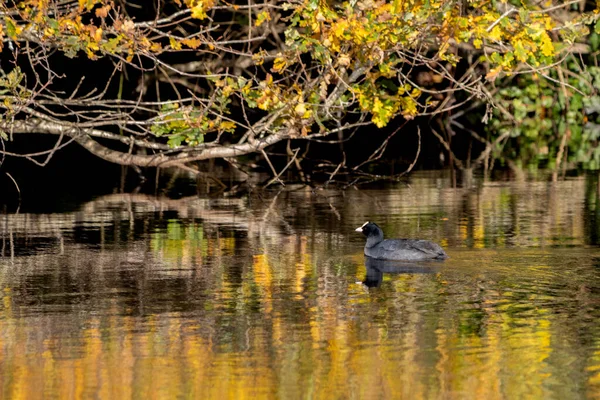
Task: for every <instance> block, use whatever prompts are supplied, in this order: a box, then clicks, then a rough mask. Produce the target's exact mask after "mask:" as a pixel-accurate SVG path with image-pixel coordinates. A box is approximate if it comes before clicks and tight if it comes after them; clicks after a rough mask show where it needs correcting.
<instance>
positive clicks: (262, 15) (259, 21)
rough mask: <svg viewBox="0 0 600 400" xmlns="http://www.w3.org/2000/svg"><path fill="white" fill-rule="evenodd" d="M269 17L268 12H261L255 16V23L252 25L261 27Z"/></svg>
mask: <svg viewBox="0 0 600 400" xmlns="http://www.w3.org/2000/svg"><path fill="white" fill-rule="evenodd" d="M270 20H271V15H270V14H269V12H268V11H263V12H261V13H259V14H258V15H257V16H256V22H255V24H254V25H256V26H261V25H262V24H263V23H264V22H265V21H270Z"/></svg>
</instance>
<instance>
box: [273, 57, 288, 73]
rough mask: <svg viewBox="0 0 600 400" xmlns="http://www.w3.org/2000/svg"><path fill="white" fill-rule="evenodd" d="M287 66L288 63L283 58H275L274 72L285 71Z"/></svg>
mask: <svg viewBox="0 0 600 400" xmlns="http://www.w3.org/2000/svg"><path fill="white" fill-rule="evenodd" d="M286 66H287V61H286V60H285V59H284V58H283V57H277V58H275V61H273V71H274V72H280V71H283V70H284V69H285V67H286Z"/></svg>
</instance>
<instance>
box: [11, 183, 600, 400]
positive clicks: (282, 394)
mask: <svg viewBox="0 0 600 400" xmlns="http://www.w3.org/2000/svg"><path fill="white" fill-rule="evenodd" d="M467 178H468V179H466V178H465V179H460V177H459V179H458V183H456V184H453V182H454V181H455V180H453V179H452V177H451V175H450V173H447V172H441V173H435V174H427V173H415V174H413V175H412V176H411V177H410V181H409V182H408V184H406V183H402V184H397V185H391V186H390V185H387V186H382V187H379V188H370V189H364V190H353V189H349V190H346V191H337V190H320V191H317V192H313V191H311V190H310V189H303V188H300V189H296V190H292V188H289V187H288V188H286V190H283V191H279V190H272V191H268V192H263V193H257V194H252V195H247V196H244V197H241V198H208V197H207V198H199V197H197V196H194V197H183V198H180V199H168V198H161V197H155V196H149V195H143V194H111V195H106V196H102V197H98V198H95V199H93V200H92V201H88V202H86V203H83V204H80V205H79V206H77V207H76V209H75V210H66V211H65V210H62V211H61V210H57V212H56V213H50V214H32V213H25V212H22V213H19V214H4V215H0V295H1V296H2V298H1V299H0V398H6V399H9V398H10V399H38V398H56V399H70V398H85V399H87V398H99V399H129V398H135V399H176V398H197V399H210V398H219V399H222V398H231V399H243V398H280V399H304V398H306V399H313V398H314V399H346V398H350V399H354V398H356V399H382V398H390V399H392V398H393V399H552V398H555V399H578V398H582V399H583V398H600V323H599V321H600V319H599V318H600V248H599V247H598V243H599V242H600V186H599V180H598V176H597V175H588V176H584V177H578V178H569V179H567V180H565V181H561V182H557V183H552V182H547V181H535V180H533V181H527V182H510V181H484V180H483V179H482V178H478V177H467ZM367 220H371V221H375V222H377V223H378V224H379V225H380V226H381V227H382V228H383V230H384V232H385V234H386V236H387V237H419V238H424V239H430V240H434V241H437V242H438V243H440V244H441V245H442V246H443V247H444V248H445V249H446V251H447V252H448V254H449V255H450V257H451V258H450V259H449V260H447V261H445V262H441V263H439V262H437V263H436V262H433V263H423V264H403V265H387V264H386V265H381V264H376V265H373V263H372V262H370V260H365V259H364V257H363V255H362V247H363V245H364V238H363V237H362V235H360V234H358V233H357V232H354V229H355V228H356V227H358V226H360V225H362V224H363V223H364V222H365V221H367Z"/></svg>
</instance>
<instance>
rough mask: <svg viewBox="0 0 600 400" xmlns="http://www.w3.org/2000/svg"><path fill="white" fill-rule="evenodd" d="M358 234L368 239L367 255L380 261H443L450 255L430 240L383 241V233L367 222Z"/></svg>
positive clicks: (366, 245)
mask: <svg viewBox="0 0 600 400" xmlns="http://www.w3.org/2000/svg"><path fill="white" fill-rule="evenodd" d="M356 231H357V232H362V233H363V235H365V236H366V237H367V244H365V255H366V256H369V257H373V258H376V259H378V260H432V259H436V260H443V259H446V258H448V255H447V254H446V252H445V251H444V249H442V248H441V247H440V245H438V244H436V243H433V242H430V241H428V240H417V239H386V240H384V239H383V231H382V230H381V228H380V227H379V226H377V224H375V223H373V222H368V221H367V222H365V223H364V224H363V226H361V227H360V228H356Z"/></svg>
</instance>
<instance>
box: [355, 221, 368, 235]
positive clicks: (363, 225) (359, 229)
mask: <svg viewBox="0 0 600 400" xmlns="http://www.w3.org/2000/svg"><path fill="white" fill-rule="evenodd" d="M368 223H369V221H367V222H365V223H364V224H362V226H361V227H360V228H356V229H355V231H356V232H362V230H363V228H364V227H365V225H367V224H368Z"/></svg>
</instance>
